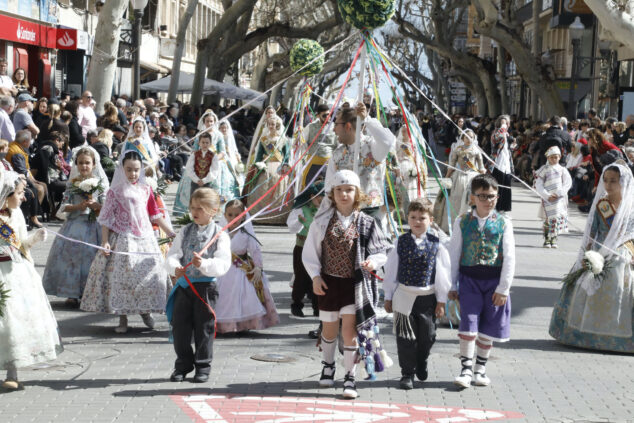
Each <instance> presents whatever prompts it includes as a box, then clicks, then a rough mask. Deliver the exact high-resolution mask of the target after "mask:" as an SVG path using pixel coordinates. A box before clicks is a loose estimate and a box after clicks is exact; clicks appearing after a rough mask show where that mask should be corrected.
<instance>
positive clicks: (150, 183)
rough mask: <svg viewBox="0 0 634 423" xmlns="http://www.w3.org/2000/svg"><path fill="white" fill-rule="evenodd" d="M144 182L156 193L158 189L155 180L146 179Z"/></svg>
mask: <svg viewBox="0 0 634 423" xmlns="http://www.w3.org/2000/svg"><path fill="white" fill-rule="evenodd" d="M145 182H146V183H147V184H148V185H149V186H150V188H152V191H156V189H157V188H158V182H156V179H154V178H152V177H149V176H148V177H146V178H145Z"/></svg>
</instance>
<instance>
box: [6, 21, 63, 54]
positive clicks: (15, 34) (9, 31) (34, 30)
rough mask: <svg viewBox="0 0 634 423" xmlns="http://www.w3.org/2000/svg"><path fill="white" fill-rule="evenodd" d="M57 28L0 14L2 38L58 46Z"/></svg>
mask: <svg viewBox="0 0 634 423" xmlns="http://www.w3.org/2000/svg"><path fill="white" fill-rule="evenodd" d="M56 35H57V29H56V28H54V27H52V26H46V25H40V24H37V23H34V22H29V21H23V20H20V19H15V18H12V17H9V16H5V15H0V39H2V40H8V41H15V42H18V43H24V44H32V45H36V46H42V47H46V48H56V46H57V43H56Z"/></svg>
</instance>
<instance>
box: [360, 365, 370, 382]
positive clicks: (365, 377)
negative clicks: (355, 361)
mask: <svg viewBox="0 0 634 423" xmlns="http://www.w3.org/2000/svg"><path fill="white" fill-rule="evenodd" d="M369 377H370V376H369V375H368V372H366V371H365V366H361V379H368V378H369Z"/></svg>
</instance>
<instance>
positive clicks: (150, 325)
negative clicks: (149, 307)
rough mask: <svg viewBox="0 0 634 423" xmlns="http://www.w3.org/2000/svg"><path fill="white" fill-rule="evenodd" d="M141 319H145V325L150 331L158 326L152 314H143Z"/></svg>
mask: <svg viewBox="0 0 634 423" xmlns="http://www.w3.org/2000/svg"><path fill="white" fill-rule="evenodd" d="M141 318H142V319H143V323H144V324H145V326H147V327H148V328H150V329H154V325H155V324H156V322H154V317H152V314H151V313H145V314H142V315H141Z"/></svg>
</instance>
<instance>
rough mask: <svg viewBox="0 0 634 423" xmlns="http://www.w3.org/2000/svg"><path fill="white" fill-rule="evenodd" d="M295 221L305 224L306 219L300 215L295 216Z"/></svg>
mask: <svg viewBox="0 0 634 423" xmlns="http://www.w3.org/2000/svg"><path fill="white" fill-rule="evenodd" d="M297 220H299V221H300V222H301V223H304V222H306V218H305V217H304V216H303V215H301V214H300V215H299V216H297Z"/></svg>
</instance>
